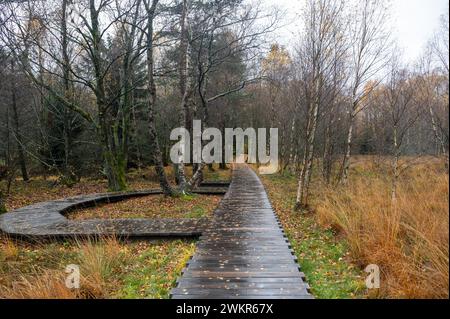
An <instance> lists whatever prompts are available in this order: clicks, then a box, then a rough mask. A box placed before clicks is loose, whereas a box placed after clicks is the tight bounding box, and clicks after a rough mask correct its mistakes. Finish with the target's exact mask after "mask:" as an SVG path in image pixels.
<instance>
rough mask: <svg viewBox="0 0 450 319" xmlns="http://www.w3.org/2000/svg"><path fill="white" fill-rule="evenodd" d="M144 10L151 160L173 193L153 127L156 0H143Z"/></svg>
mask: <svg viewBox="0 0 450 319" xmlns="http://www.w3.org/2000/svg"><path fill="white" fill-rule="evenodd" d="M143 2H144V6H145V10H146V13H147V41H146V47H145V49H146V52H147V86H148V91H149V94H148V100H147V114H148V129H149V133H150V138H151V143H152V149H153V150H152V151H153V161H154V164H155V170H156V173H157V175H158V178H159V183H160V185H161V188H162V190H163V192H164V194H166V195H173V190H172V187H171V186H170V184H169V181H168V180H167V176H166V173H165V171H164V164H163V160H162V154H161V149H160V147H159V141H158V134H157V131H156V127H155V105H156V103H157V95H156V85H155V79H154V76H153V73H154V61H153V51H154V42H153V36H154V31H153V23H154V19H155V14H156V7H157V5H158V0H152V2H151V3H150V0H143Z"/></svg>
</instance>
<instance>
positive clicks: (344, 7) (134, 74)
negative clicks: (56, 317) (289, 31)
mask: <svg viewBox="0 0 450 319" xmlns="http://www.w3.org/2000/svg"><path fill="white" fill-rule="evenodd" d="M387 13H388V10H387V7H386V5H385V2H384V1H382V0H375V1H373V0H361V1H358V2H357V3H356V4H355V3H352V4H350V3H348V2H345V1H343V0H320V1H319V0H307V1H306V4H305V8H304V10H303V13H302V16H301V18H302V23H303V27H302V28H301V30H300V31H299V32H298V35H297V37H296V44H295V45H294V49H293V50H287V49H286V48H283V47H282V46H280V45H278V44H276V43H275V44H274V42H273V41H272V40H271V34H272V32H273V31H274V30H275V29H276V28H277V25H278V22H279V15H278V14H279V13H278V11H276V10H270V11H268V10H266V9H264V8H263V7H262V5H261V4H260V3H259V2H252V3H251V2H249V1H246V0H223V1H214V0H206V1H200V0H167V1H166V0H161V1H158V0H78V1H77V0H59V1H56V0H47V1H42V0H29V1H8V2H3V3H1V4H0V78H1V81H0V179H4V180H6V188H7V189H1V190H0V192H2V193H5V192H8V190H9V187H10V185H11V183H12V182H13V181H14V179H15V178H16V177H17V176H19V175H20V176H21V177H22V178H23V180H24V181H27V180H28V179H29V176H30V175H34V174H41V175H44V177H45V176H48V175H56V176H58V181H59V182H60V183H64V184H67V185H69V186H70V185H73V184H74V183H77V182H78V181H79V179H80V178H81V177H82V176H86V175H98V176H103V177H105V178H106V179H107V180H108V185H109V188H110V190H113V191H119V190H125V189H127V180H126V172H127V170H129V169H130V168H137V169H140V168H142V167H144V166H149V165H153V166H154V167H155V170H156V172H157V174H158V177H159V181H160V185H161V187H162V189H163V190H164V192H165V193H166V194H167V195H173V194H175V193H179V192H185V191H189V189H191V188H193V187H196V186H197V185H198V183H199V182H200V181H201V180H202V171H203V169H205V167H206V165H205V164H195V165H193V166H192V167H190V168H189V169H192V171H193V174H192V175H193V177H192V178H189V179H188V178H187V176H188V175H187V174H186V173H185V170H186V166H187V164H186V163H183V162H180V163H179V164H176V165H175V167H174V168H175V171H176V179H177V180H176V182H177V186H176V188H175V187H174V186H172V185H173V183H170V182H169V181H168V178H167V176H166V174H165V171H164V167H165V166H167V165H172V163H171V161H170V157H169V155H170V148H171V146H172V145H173V143H174V142H173V141H170V139H169V136H170V131H171V130H172V129H173V128H175V127H180V126H181V127H186V128H187V129H188V130H191V131H192V120H194V119H200V120H202V123H203V126H204V127H208V126H210V127H217V128H219V129H220V130H222V132H223V131H224V130H225V127H242V128H246V127H254V128H257V127H278V128H279V135H280V136H279V138H280V140H279V145H280V150H279V151H280V163H281V165H280V169H281V170H282V171H284V170H290V171H292V172H295V173H296V174H297V175H298V181H299V183H298V195H297V204H296V206H297V208H300V209H301V208H306V207H307V206H308V194H309V187H310V183H311V179H312V176H313V174H312V172H313V168H314V166H315V165H318V168H319V169H320V170H319V171H320V172H321V176H322V178H323V179H324V180H325V181H326V183H342V184H345V183H348V175H349V167H350V160H351V157H352V156H353V155H355V154H378V155H389V156H391V158H392V167H393V171H392V176H393V191H392V194H393V195H392V196H393V198H395V185H396V179H397V178H398V177H399V176H400V174H401V172H402V169H404V167H403V166H402V165H404V163H400V161H399V158H400V156H401V155H414V156H416V155H424V154H427V155H436V156H442V157H444V158H446V162H447V164H446V169H447V170H448V148H449V137H448V125H449V120H448V118H449V117H448V114H449V109H448V92H449V85H448V79H449V78H448V75H449V69H448V13H447V15H446V16H444V17H443V18H442V27H441V30H437V31H436V35H435V36H434V37H433V38H432V39H430V43H429V45H428V47H427V50H426V52H424V53H423V57H422V58H421V59H420V60H419V61H416V63H415V64H411V65H405V64H404V63H403V59H402V57H401V55H400V53H399V52H400V50H399V49H398V48H397V47H396V45H395V43H394V41H393V40H392V39H391V38H390V32H389V30H388V29H387V27H386V26H387V23H386V22H387V20H388V15H387ZM223 135H224V134H223ZM181 155H182V154H180V158H182V156H181ZM220 165H221V167H222V168H225V164H224V163H220ZM210 169H211V168H210ZM1 198H3V197H2V194H1V193H0V207H1V206H2V199H1Z"/></svg>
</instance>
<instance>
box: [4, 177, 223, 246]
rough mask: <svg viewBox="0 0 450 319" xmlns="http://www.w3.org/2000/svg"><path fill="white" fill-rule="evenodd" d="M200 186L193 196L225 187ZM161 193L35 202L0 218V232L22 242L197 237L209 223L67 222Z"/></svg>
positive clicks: (196, 220) (177, 220) (155, 220)
mask: <svg viewBox="0 0 450 319" xmlns="http://www.w3.org/2000/svg"><path fill="white" fill-rule="evenodd" d="M225 186H226V184H225V183H224V184H223V185H222V187H200V188H199V189H197V190H195V191H194V193H197V194H205V195H223V194H225V193H226V192H227V190H228V187H225ZM157 194H162V192H161V190H147V191H138V192H122V193H104V194H91V195H81V196H75V197H70V198H64V199H59V200H54V201H48V202H42V203H37V204H34V205H30V206H26V207H22V208H19V209H16V210H14V211H11V212H9V213H6V214H2V215H0V232H3V233H6V234H7V235H8V236H11V237H17V238H23V239H33V240H39V239H59V238H67V237H91V236H109V235H115V236H118V237H127V238H135V237H139V238H143V237H198V236H200V235H201V234H202V232H203V230H204V229H205V228H206V226H207V225H208V222H209V220H208V219H205V218H201V219H164V218H163V219H113V220H105V219H90V220H82V221H78V220H69V219H67V218H66V217H65V216H64V215H65V214H67V213H69V212H70V211H72V210H75V209H78V208H84V207H92V206H95V205H97V204H102V203H112V202H117V201H121V200H125V199H128V198H134V197H141V196H148V195H157Z"/></svg>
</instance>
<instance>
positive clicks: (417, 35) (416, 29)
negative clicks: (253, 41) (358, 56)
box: [264, 0, 448, 62]
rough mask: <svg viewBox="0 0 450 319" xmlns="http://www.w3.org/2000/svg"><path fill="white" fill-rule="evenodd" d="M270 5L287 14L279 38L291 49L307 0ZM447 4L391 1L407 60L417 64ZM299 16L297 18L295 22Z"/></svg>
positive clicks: (397, 35) (445, 0) (443, 1)
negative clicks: (287, 23) (302, 9)
mask: <svg viewBox="0 0 450 319" xmlns="http://www.w3.org/2000/svg"><path fill="white" fill-rule="evenodd" d="M264 1H265V2H266V3H267V4H268V5H276V6H279V7H281V8H284V9H287V10H288V16H287V17H286V20H287V21H289V22H291V23H290V24H289V26H286V27H284V28H283V30H280V32H279V33H280V36H279V37H278V38H277V39H278V40H277V41H279V42H281V43H282V44H283V45H286V46H289V45H290V44H292V43H294V41H295V36H294V34H295V30H296V28H295V26H296V24H298V23H300V21H299V19H298V16H297V15H298V13H299V12H300V10H301V7H302V5H303V3H304V2H305V0H264ZM447 8H448V0H392V6H391V13H390V14H391V17H392V19H391V20H392V21H391V24H392V25H391V27H392V30H393V36H394V38H396V39H397V40H398V44H399V46H400V47H401V48H402V49H403V50H404V54H405V59H406V60H407V61H408V62H412V61H414V60H415V59H416V58H417V57H419V56H420V54H421V53H422V50H423V48H424V47H425V45H426V43H427V41H428V40H429V39H430V38H431V36H432V35H433V32H434V31H435V30H436V29H437V28H438V27H439V21H440V20H439V19H440V16H441V15H442V14H444V13H445V12H446V11H447ZM296 16H297V18H296Z"/></svg>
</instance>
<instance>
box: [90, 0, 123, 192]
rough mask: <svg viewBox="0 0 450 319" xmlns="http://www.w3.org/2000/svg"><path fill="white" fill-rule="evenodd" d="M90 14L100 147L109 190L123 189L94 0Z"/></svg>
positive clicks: (120, 162)
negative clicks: (108, 106) (106, 91)
mask: <svg viewBox="0 0 450 319" xmlns="http://www.w3.org/2000/svg"><path fill="white" fill-rule="evenodd" d="M90 14H91V23H92V27H91V28H92V29H91V34H92V62H93V65H94V72H95V84H96V90H95V97H96V103H97V110H98V128H97V129H98V131H99V132H98V136H99V137H100V143H101V147H102V155H103V160H104V165H105V173H106V177H107V179H108V188H109V190H111V191H123V190H125V189H126V188H127V183H126V166H127V163H126V155H125V154H124V153H123V152H122V149H121V148H120V142H119V139H118V135H117V134H118V132H117V129H116V127H115V126H114V125H113V124H114V123H111V121H110V120H109V118H108V114H107V112H108V111H107V106H106V104H107V103H106V93H105V83H104V70H103V68H104V67H103V61H102V57H101V52H100V51H101V42H102V41H101V35H100V31H99V16H98V11H97V10H96V9H95V0H90ZM111 130H112V132H111Z"/></svg>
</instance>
